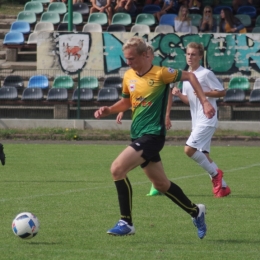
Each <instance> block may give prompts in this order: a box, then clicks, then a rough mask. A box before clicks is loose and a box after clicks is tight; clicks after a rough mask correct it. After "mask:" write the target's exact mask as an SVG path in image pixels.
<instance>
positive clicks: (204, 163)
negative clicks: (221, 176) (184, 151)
mask: <svg viewBox="0 0 260 260" xmlns="http://www.w3.org/2000/svg"><path fill="white" fill-rule="evenodd" d="M191 159H192V160H194V161H195V162H197V163H198V164H199V165H200V166H201V167H202V168H203V169H204V170H205V171H207V172H208V173H209V175H210V176H211V177H214V176H216V175H217V174H218V172H217V170H216V168H215V167H213V166H212V164H211V163H210V162H209V160H208V158H207V156H206V155H205V154H204V153H202V152H200V151H196V152H195V153H194V154H193V155H192V156H191Z"/></svg>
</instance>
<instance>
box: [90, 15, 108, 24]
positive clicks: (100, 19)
mask: <svg viewBox="0 0 260 260" xmlns="http://www.w3.org/2000/svg"><path fill="white" fill-rule="evenodd" d="M88 23H98V24H100V25H107V23H108V20H107V14H106V13H92V14H90V15H89V17H88Z"/></svg>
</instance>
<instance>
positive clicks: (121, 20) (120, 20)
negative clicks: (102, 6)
mask: <svg viewBox="0 0 260 260" xmlns="http://www.w3.org/2000/svg"><path fill="white" fill-rule="evenodd" d="M111 23H112V24H122V25H124V26H128V25H131V24H132V16H131V15H130V14H128V13H115V14H114V15H113V17H112V22H111Z"/></svg>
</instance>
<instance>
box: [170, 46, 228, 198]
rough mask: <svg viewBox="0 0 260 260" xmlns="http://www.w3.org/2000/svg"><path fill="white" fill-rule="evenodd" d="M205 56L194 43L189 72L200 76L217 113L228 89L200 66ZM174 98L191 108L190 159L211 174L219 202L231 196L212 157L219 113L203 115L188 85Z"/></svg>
mask: <svg viewBox="0 0 260 260" xmlns="http://www.w3.org/2000/svg"><path fill="white" fill-rule="evenodd" d="M203 53H204V48H203V45H202V44H199V43H195V42H191V43H189V44H188V45H187V48H186V61H187V64H188V65H189V71H190V72H193V73H194V74H195V75H196V77H197V79H198V81H199V83H200V85H201V87H202V89H203V91H204V94H205V96H206V97H207V99H208V101H209V102H210V103H211V104H212V106H213V107H214V108H215V110H216V111H217V104H216V99H217V98H219V97H223V96H224V95H225V89H224V88H223V86H222V84H220V82H219V80H218V79H217V78H216V76H215V75H214V73H213V72H212V71H210V70H208V69H206V68H204V67H202V66H201V65H200V62H201V59H202V57H203ZM172 94H173V95H174V96H177V97H179V98H180V99H181V100H182V101H183V102H184V103H185V104H189V106H190V112H191V118H192V132H191V134H190V136H189V138H188V140H187V142H186V145H185V148H184V151H185V153H186V155H188V156H189V157H190V158H191V159H193V160H194V161H195V162H197V163H198V164H199V165H200V166H201V167H202V168H203V169H204V170H206V171H207V172H208V173H209V175H210V177H211V180H212V184H213V193H214V196H215V197H218V198H219V197H224V196H227V195H229V194H230V193H231V191H230V188H229V187H228V186H227V184H226V182H225V181H224V179H223V172H222V170H220V169H219V167H218V166H217V165H216V163H215V162H214V161H213V160H212V159H211V158H210V156H209V153H210V144H211V138H212V136H213V134H214V132H215V130H216V127H217V123H218V119H217V113H216V114H215V115H214V117H213V118H210V119H208V118H207V117H206V116H205V115H204V114H203V109H202V106H201V104H200V102H199V100H198V98H197V95H196V92H194V89H193V88H192V86H191V85H190V83H189V82H188V81H184V82H183V87H182V93H181V91H180V89H178V88H177V87H174V88H173V90H172ZM170 107H171V106H170V104H169V105H168V109H167V110H168V111H169V109H170ZM167 114H169V113H167ZM166 122H167V121H166ZM166 124H167V123H166ZM166 127H167V125H166ZM167 128H169V127H167Z"/></svg>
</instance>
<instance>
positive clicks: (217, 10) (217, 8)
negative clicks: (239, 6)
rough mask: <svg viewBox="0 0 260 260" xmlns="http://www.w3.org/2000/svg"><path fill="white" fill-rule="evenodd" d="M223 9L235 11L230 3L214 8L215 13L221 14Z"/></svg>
mask: <svg viewBox="0 0 260 260" xmlns="http://www.w3.org/2000/svg"><path fill="white" fill-rule="evenodd" d="M222 9H229V10H230V11H231V12H232V13H233V8H232V7H231V6H228V5H218V6H216V7H214V8H213V14H220V12H221V10H222Z"/></svg>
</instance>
